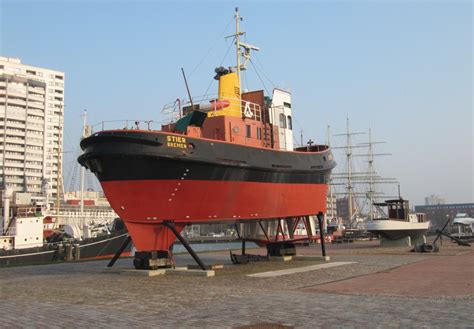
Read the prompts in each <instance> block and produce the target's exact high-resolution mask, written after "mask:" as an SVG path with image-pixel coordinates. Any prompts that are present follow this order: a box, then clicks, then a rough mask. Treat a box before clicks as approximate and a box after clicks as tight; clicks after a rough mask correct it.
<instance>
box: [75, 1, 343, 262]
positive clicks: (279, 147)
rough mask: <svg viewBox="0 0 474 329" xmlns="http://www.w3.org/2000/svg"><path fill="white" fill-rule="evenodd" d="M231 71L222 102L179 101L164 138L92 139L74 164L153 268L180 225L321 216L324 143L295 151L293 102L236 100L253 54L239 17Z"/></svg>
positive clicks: (107, 134)
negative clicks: (95, 184)
mask: <svg viewBox="0 0 474 329" xmlns="http://www.w3.org/2000/svg"><path fill="white" fill-rule="evenodd" d="M235 22H236V31H235V34H234V35H233V38H234V41H235V46H236V55H237V56H236V57H237V64H236V66H235V67H228V68H224V67H218V68H217V69H216V70H215V72H216V76H215V77H214V78H215V79H216V80H218V83H219V86H218V95H217V97H215V98H211V99H207V100H201V101H200V102H197V101H196V100H193V99H192V98H191V97H190V99H189V100H188V101H180V102H179V105H180V109H179V114H180V119H179V120H177V121H176V122H173V123H169V124H164V125H162V127H161V129H160V130H152V129H150V128H148V129H147V128H145V129H143V128H140V127H139V126H138V124H136V125H135V127H133V128H130V127H123V126H122V127H120V129H109V130H107V129H104V130H101V131H98V132H93V133H92V135H91V136H90V137H87V138H85V139H84V140H82V142H81V147H82V149H83V151H84V153H83V155H81V156H80V157H79V159H78V161H79V162H80V163H81V164H82V165H83V166H85V167H87V168H88V169H89V170H91V171H92V172H93V173H94V174H95V175H96V176H97V178H98V179H99V181H100V183H101V185H102V188H103V190H104V193H105V195H106V197H107V199H108V200H109V202H110V204H111V206H112V207H113V208H114V210H115V211H116V212H117V214H118V215H119V216H120V218H122V219H123V221H124V222H125V224H126V226H127V229H128V231H129V233H130V236H131V239H132V240H133V244H134V246H135V247H136V249H137V252H136V256H135V257H136V258H135V261H134V264H135V266H136V267H137V268H149V264H151V261H152V258H153V259H156V255H159V257H160V256H162V257H168V255H169V249H170V246H171V245H172V244H173V242H174V240H175V237H178V238H180V236H179V233H180V232H181V231H182V230H183V228H184V227H185V226H186V225H191V224H199V223H217V222H237V223H239V222H240V223H243V222H249V223H252V222H260V221H266V220H275V219H289V218H296V217H301V216H309V215H315V214H318V213H319V212H325V210H326V194H327V183H328V179H329V176H330V173H331V170H332V169H333V168H334V167H335V161H334V160H333V156H332V153H331V150H330V149H329V147H328V146H327V145H315V144H309V145H308V146H304V147H297V148H294V147H293V132H292V107H291V94H290V93H289V92H287V91H285V90H281V89H276V88H275V89H274V90H273V93H272V95H271V96H269V95H265V94H264V91H263V90H256V91H248V92H242V90H241V82H240V81H241V71H242V70H244V69H245V67H246V64H247V62H248V61H249V60H250V56H251V52H252V51H255V50H258V48H257V47H255V46H252V45H249V44H247V43H243V42H242V41H241V36H242V35H243V34H244V33H243V32H241V31H240V29H239V22H240V14H239V11H238V10H236V13H235Z"/></svg>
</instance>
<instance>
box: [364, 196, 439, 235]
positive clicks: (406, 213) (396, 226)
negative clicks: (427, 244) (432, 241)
mask: <svg viewBox="0 0 474 329" xmlns="http://www.w3.org/2000/svg"><path fill="white" fill-rule="evenodd" d="M374 205H375V206H376V207H377V208H378V209H379V210H380V211H382V210H381V209H380V208H381V207H387V209H388V213H387V216H383V217H380V218H376V219H373V220H372V221H367V222H366V228H367V231H369V232H371V233H374V234H377V235H378V236H380V237H383V238H385V239H388V240H400V239H404V238H407V237H410V238H411V239H412V240H414V239H419V238H421V237H422V236H423V235H424V234H425V233H426V232H427V231H428V229H429V226H430V222H428V221H426V215H425V214H422V213H414V214H413V213H410V208H409V202H408V200H404V199H402V198H399V199H394V200H387V201H385V202H382V203H375V204H374Z"/></svg>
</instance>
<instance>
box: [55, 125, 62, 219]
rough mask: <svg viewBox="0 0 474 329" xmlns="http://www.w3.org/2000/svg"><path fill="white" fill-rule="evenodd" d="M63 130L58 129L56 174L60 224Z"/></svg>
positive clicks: (57, 212)
mask: <svg viewBox="0 0 474 329" xmlns="http://www.w3.org/2000/svg"><path fill="white" fill-rule="evenodd" d="M61 131H62V129H59V131H58V166H57V168H58V171H57V175H56V216H57V217H56V225H58V224H59V207H60V203H61V201H60V197H61V189H62V185H61V180H62V179H61V176H62V172H61V170H62V168H61V163H62V159H61V154H62V150H61V146H62V145H61V140H62V139H61Z"/></svg>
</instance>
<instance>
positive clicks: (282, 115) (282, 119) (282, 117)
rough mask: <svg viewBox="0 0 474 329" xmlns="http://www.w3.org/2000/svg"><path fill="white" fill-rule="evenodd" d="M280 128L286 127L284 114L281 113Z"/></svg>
mask: <svg viewBox="0 0 474 329" xmlns="http://www.w3.org/2000/svg"><path fill="white" fill-rule="evenodd" d="M280 128H283V129H286V116H285V115H284V114H283V113H281V114H280Z"/></svg>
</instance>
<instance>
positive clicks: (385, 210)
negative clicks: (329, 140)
mask: <svg viewBox="0 0 474 329" xmlns="http://www.w3.org/2000/svg"><path fill="white" fill-rule="evenodd" d="M346 129H347V130H346V132H345V133H342V134H337V135H335V136H344V137H346V145H344V146H338V147H333V149H341V150H343V151H344V156H345V157H346V164H345V170H344V171H342V172H339V173H333V176H332V178H331V185H332V188H337V187H341V186H342V187H343V190H342V191H341V190H340V189H339V192H336V194H338V195H342V196H344V197H343V198H341V200H342V201H343V202H344V203H345V204H346V207H347V217H346V218H345V219H346V221H345V222H346V224H347V225H348V226H350V227H360V228H362V229H364V230H367V231H368V232H370V233H373V234H374V235H377V236H378V237H380V238H381V244H382V245H396V244H400V245H402V244H405V242H406V239H407V238H409V244H412V243H414V242H419V241H421V238H422V237H423V235H424V234H425V233H426V232H427V231H428V228H429V222H428V221H426V216H425V214H421V213H416V214H415V213H411V212H410V207H409V202H408V200H404V199H403V198H402V197H401V195H400V185H398V196H392V197H389V196H387V195H385V193H384V192H383V190H382V189H381V188H380V185H382V184H384V185H386V184H388V185H395V184H397V183H398V181H397V180H396V179H394V178H384V177H381V176H380V175H379V174H378V173H377V172H376V170H375V166H374V162H375V158H376V157H378V156H386V155H390V154H389V153H375V152H374V144H380V143H384V142H379V141H374V140H373V139H372V132H371V130H370V129H369V133H368V141H367V142H363V143H356V144H354V143H353V141H352V137H353V136H354V135H363V134H364V133H363V132H352V131H351V129H350V126H349V119H347V128H346ZM360 149H363V150H365V151H366V153H365V152H364V153H360V152H354V151H355V150H360ZM354 157H361V158H362V159H364V166H363V167H364V169H361V168H355V166H354V162H353V160H354ZM365 168H366V169H365ZM381 200H385V201H383V202H381ZM359 218H360V219H361V220H358V219H359Z"/></svg>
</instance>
